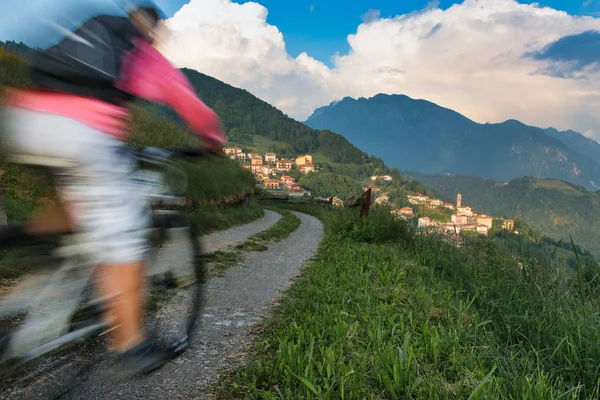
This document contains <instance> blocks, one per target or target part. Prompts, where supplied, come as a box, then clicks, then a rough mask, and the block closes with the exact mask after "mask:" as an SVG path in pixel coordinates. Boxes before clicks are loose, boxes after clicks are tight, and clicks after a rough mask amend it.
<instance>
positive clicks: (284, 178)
mask: <svg viewBox="0 0 600 400" xmlns="http://www.w3.org/2000/svg"><path fill="white" fill-rule="evenodd" d="M281 182H283V183H296V180H295V179H294V178H292V177H291V176H289V175H284V176H282V177H281Z"/></svg>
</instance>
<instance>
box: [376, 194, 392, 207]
mask: <svg viewBox="0 0 600 400" xmlns="http://www.w3.org/2000/svg"><path fill="white" fill-rule="evenodd" d="M374 204H375V205H378V206H387V205H388V204H390V198H389V197H388V196H380V197H378V198H376V199H375V201H374Z"/></svg>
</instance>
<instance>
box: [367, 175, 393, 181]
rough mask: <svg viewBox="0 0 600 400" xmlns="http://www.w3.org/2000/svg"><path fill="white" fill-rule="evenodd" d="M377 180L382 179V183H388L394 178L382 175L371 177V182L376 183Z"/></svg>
mask: <svg viewBox="0 0 600 400" xmlns="http://www.w3.org/2000/svg"><path fill="white" fill-rule="evenodd" d="M377 179H383V180H384V181H387V182H390V181H391V180H392V179H394V178H392V176H391V175H382V176H377V175H373V176H371V180H372V181H376V180H377Z"/></svg>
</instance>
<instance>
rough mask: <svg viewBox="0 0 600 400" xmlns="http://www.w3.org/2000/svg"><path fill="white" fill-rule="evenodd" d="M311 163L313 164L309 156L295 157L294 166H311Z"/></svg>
mask: <svg viewBox="0 0 600 400" xmlns="http://www.w3.org/2000/svg"><path fill="white" fill-rule="evenodd" d="M312 162H313V160H312V156H311V155H309V154H306V155H304V156H298V157H296V165H298V166H301V165H306V164H312Z"/></svg>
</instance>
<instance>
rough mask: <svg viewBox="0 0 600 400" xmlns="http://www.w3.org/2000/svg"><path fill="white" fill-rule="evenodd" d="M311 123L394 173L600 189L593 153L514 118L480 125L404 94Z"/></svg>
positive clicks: (347, 105)
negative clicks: (548, 181)
mask: <svg viewBox="0 0 600 400" xmlns="http://www.w3.org/2000/svg"><path fill="white" fill-rule="evenodd" d="M306 124H307V125H309V126H312V127H313V128H318V129H325V128H327V129H331V130H333V131H335V132H339V133H341V134H342V135H344V136H345V137H346V138H347V139H348V140H349V141H350V142H351V143H352V144H354V145H355V146H358V147H359V148H361V149H363V150H365V151H366V152H368V153H369V154H374V155H376V156H378V157H381V158H382V159H383V160H384V161H385V162H386V163H387V164H388V165H390V166H391V167H395V168H400V169H408V170H413V171H419V172H422V173H433V174H435V173H454V174H465V175H476V176H481V177H487V178H491V179H495V180H501V181H507V180H510V179H514V178H517V177H520V176H534V177H537V178H556V179H562V180H567V181H570V182H573V183H576V184H579V185H583V186H585V187H587V188H590V189H593V188H596V187H599V185H600V165H599V164H598V163H597V161H596V159H595V158H594V159H592V158H590V156H591V155H592V154H590V153H586V154H582V153H580V152H578V150H580V149H581V146H575V145H574V144H572V142H573V140H570V141H569V140H567V139H566V138H565V139H564V141H563V140H562V139H561V140H559V139H557V138H555V137H553V136H551V135H549V134H547V133H546V132H545V131H544V130H542V129H540V128H536V127H532V126H527V125H525V124H522V123H521V122H519V121H515V120H509V121H506V122H503V123H499V124H478V123H476V122H474V121H471V120H470V119H468V118H466V117H464V116H463V115H461V114H459V113H457V112H455V111H452V110H450V109H447V108H443V107H440V106H438V105H437V104H434V103H431V102H428V101H425V100H415V99H412V98H410V97H407V96H404V95H384V94H379V95H377V96H374V97H372V98H369V99H365V98H360V99H358V100H355V99H352V98H349V97H346V98H344V99H343V100H341V101H339V102H335V103H332V104H331V105H329V106H326V107H322V108H319V109H317V110H315V112H314V113H313V115H311V116H310V117H309V118H308V120H307V121H306ZM562 136H565V137H566V134H565V135H562ZM567 143H568V144H567Z"/></svg>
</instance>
